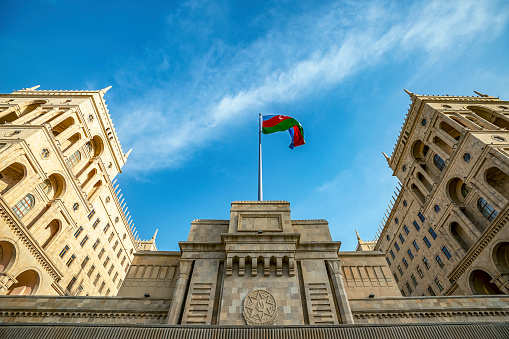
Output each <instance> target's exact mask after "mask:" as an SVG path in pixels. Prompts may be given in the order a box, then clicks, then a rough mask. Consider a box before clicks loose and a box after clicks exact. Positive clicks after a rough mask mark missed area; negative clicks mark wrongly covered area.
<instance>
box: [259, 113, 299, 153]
mask: <svg viewBox="0 0 509 339" xmlns="http://www.w3.org/2000/svg"><path fill="white" fill-rule="evenodd" d="M262 118H263V123H262V133H263V134H271V133H274V132H282V131H288V132H289V133H290V137H291V138H292V143H291V144H290V146H288V147H290V148H291V149H293V148H294V147H297V146H300V145H304V144H305V143H306V142H305V141H304V130H303V129H302V126H301V124H299V122H298V121H297V120H295V119H294V118H291V117H287V116H285V115H264V116H263V117H262Z"/></svg>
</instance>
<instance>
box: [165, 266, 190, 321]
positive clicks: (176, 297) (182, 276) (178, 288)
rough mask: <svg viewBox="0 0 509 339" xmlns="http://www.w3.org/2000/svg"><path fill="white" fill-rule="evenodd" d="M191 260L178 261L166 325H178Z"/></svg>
mask: <svg viewBox="0 0 509 339" xmlns="http://www.w3.org/2000/svg"><path fill="white" fill-rule="evenodd" d="M192 267H193V260H186V259H180V261H179V277H178V279H177V283H176V284H175V291H174V292H173V299H172V301H171V306H170V311H169V312H168V325H178V321H179V316H180V311H181V310H182V307H183V306H184V302H185V300H184V296H185V295H186V288H187V282H188V281H189V279H190V278H191V277H190V274H191V268H192Z"/></svg>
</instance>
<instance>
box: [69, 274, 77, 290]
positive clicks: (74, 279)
mask: <svg viewBox="0 0 509 339" xmlns="http://www.w3.org/2000/svg"><path fill="white" fill-rule="evenodd" d="M75 282H76V277H72V279H71V281H69V284H67V290H68V291H70V290H71V288H72V286H73V285H74V283H75Z"/></svg>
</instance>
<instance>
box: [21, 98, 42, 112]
mask: <svg viewBox="0 0 509 339" xmlns="http://www.w3.org/2000/svg"><path fill="white" fill-rule="evenodd" d="M46 102H47V101H46V100H35V101H32V102H30V103H28V104H25V105H23V106H22V107H21V109H20V110H21V114H20V116H23V115H26V114H28V113H30V112H32V111H34V110H35V109H37V107H39V106H41V105H44V104H45V103H46Z"/></svg>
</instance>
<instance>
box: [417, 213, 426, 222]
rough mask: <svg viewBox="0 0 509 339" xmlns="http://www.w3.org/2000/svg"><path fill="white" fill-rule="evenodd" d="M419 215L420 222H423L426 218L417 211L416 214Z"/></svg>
mask: <svg viewBox="0 0 509 339" xmlns="http://www.w3.org/2000/svg"><path fill="white" fill-rule="evenodd" d="M417 215H418V216H419V219H421V221H422V222H424V220H426V218H424V215H422V213H421V212H419V214H417Z"/></svg>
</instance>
